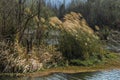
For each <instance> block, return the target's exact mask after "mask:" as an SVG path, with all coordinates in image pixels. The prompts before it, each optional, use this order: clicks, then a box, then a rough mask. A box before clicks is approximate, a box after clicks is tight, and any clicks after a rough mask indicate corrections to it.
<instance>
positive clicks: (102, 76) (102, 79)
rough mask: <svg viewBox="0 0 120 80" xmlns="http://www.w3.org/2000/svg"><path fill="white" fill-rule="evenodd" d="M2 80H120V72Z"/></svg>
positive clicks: (7, 79) (1, 78) (6, 79)
mask: <svg viewBox="0 0 120 80" xmlns="http://www.w3.org/2000/svg"><path fill="white" fill-rule="evenodd" d="M0 80H120V70H111V71H103V72H90V73H79V74H62V73H55V74H52V75H49V76H46V77H36V78H30V77H23V78H13V77H0Z"/></svg>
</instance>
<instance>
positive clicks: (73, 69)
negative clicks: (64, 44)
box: [0, 59, 120, 78]
mask: <svg viewBox="0 0 120 80" xmlns="http://www.w3.org/2000/svg"><path fill="white" fill-rule="evenodd" d="M109 70H120V59H113V60H107V61H106V62H105V63H103V64H96V65H93V66H66V67H56V68H50V69H45V70H41V71H35V72H28V73H0V76H7V77H32V78H34V77H44V76H49V75H51V74H54V73H65V74H76V73H84V72H98V71H109Z"/></svg>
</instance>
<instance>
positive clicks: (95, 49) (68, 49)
mask: <svg viewBox="0 0 120 80" xmlns="http://www.w3.org/2000/svg"><path fill="white" fill-rule="evenodd" d="M77 31H78V33H77V34H76V35H72V34H71V33H69V32H65V31H63V33H62V34H63V35H62V39H61V40H60V51H61V52H62V53H63V55H64V56H65V57H66V58H67V59H69V60H72V59H80V60H88V59H90V58H91V57H94V58H97V59H99V60H102V58H103V55H104V54H105V50H104V49H103V48H102V43H101V42H100V41H99V39H98V38H97V36H95V35H90V34H88V33H84V32H82V31H81V30H77Z"/></svg>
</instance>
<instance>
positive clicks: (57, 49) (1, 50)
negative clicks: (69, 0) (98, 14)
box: [0, 0, 117, 73]
mask: <svg viewBox="0 0 120 80" xmlns="http://www.w3.org/2000/svg"><path fill="white" fill-rule="evenodd" d="M27 3H29V4H27ZM4 4H8V5H4ZM11 5H12V6H11ZM16 5H17V6H16ZM49 6H50V5H49ZM63 8H64V5H63ZM61 10H62V8H61V9H60V13H61V14H60V16H62V17H60V19H59V18H58V17H52V16H54V15H57V14H56V13H55V12H54V8H52V7H51V6H50V7H48V5H47V6H46V4H45V2H44V1H43V0H38V1H36V0H35V1H34V0H32V1H31V2H27V0H24V1H23V0H8V1H5V0H1V1H0V65H1V66H0V72H1V73H11V72H12V73H27V72H35V71H40V70H44V69H49V68H53V67H60V66H92V65H95V64H98V63H105V61H106V60H107V59H116V58H117V56H116V55H115V54H111V52H109V51H107V50H105V49H104V46H103V44H102V42H101V40H100V38H99V36H98V35H97V34H96V33H95V32H94V30H93V29H92V28H91V27H90V26H89V25H88V23H87V22H86V20H85V19H84V17H83V16H82V15H81V14H80V13H75V12H70V13H68V14H65V15H64V14H62V13H63V12H64V11H61ZM63 16H64V17H63ZM98 28H99V27H98ZM104 35H105V36H106V35H108V34H107V33H103V36H104Z"/></svg>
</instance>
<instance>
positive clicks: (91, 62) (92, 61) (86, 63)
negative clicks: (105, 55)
mask: <svg viewBox="0 0 120 80" xmlns="http://www.w3.org/2000/svg"><path fill="white" fill-rule="evenodd" d="M100 62H101V61H100V60H98V59H96V60H95V59H89V60H85V61H82V60H79V59H74V60H71V61H70V65H76V66H92V65H95V64H98V63H100Z"/></svg>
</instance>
